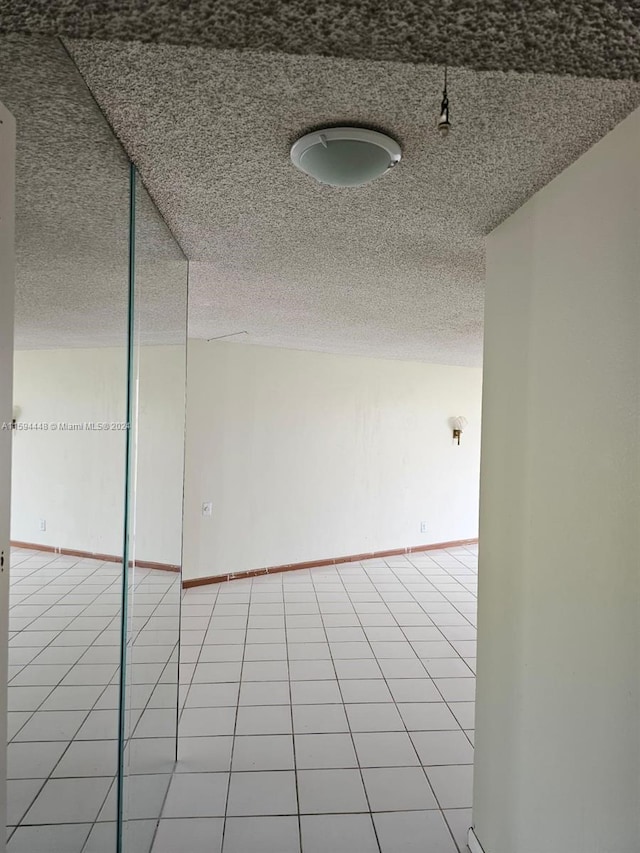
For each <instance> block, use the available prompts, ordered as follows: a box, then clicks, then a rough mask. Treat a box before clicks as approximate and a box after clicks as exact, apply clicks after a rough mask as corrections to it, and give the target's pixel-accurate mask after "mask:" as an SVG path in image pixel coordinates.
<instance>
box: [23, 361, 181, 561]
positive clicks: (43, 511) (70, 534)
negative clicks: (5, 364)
mask: <svg viewBox="0 0 640 853" xmlns="http://www.w3.org/2000/svg"><path fill="white" fill-rule="evenodd" d="M139 363H140V371H139V380H138V402H139V419H138V433H137V435H138V439H139V454H138V457H137V459H138V471H137V480H136V521H135V556H136V558H137V559H140V560H152V561H157V562H164V563H172V564H179V563H180V551H181V544H180V543H181V534H180V529H181V518H182V471H183V448H184V440H183V434H184V350H183V348H180V347H143V348H141V350H140V362H139ZM125 397H126V353H125V350H124V348H120V349H118V348H104V349H84V350H83V349H74V350H49V351H42V350H38V351H23V352H17V353H16V355H15V382H14V401H15V404H16V405H18V406H19V407H20V409H21V413H20V425H22V426H25V425H27V424H38V423H43V424H49V425H50V424H58V423H74V424H75V423H85V422H94V423H97V422H103V423H122V422H124V421H125V412H126V408H125ZM124 435H125V434H124V432H123V431H122V430H115V431H113V430H109V431H95V430H83V431H64V430H60V429H57V430H55V431H54V430H52V429H51V427H49V429H48V430H46V431H45V430H27V429H23V430H19V431H18V432H17V433H16V435H15V439H14V450H13V465H14V480H13V507H12V524H11V538H12V539H14V540H18V541H23V542H33V543H37V544H44V545H52V546H55V547H62V548H72V549H77V550H81V551H90V552H94V553H103V554H115V555H119V554H121V553H122V536H123V523H122V517H123V515H122V514H123V505H124V470H125V461H124V459H125V457H124V452H125V448H124V444H125V441H124ZM40 519H45V521H46V528H47V529H46V532H41V531H40V530H39V520H40Z"/></svg>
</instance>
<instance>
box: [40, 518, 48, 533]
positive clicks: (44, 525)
mask: <svg viewBox="0 0 640 853" xmlns="http://www.w3.org/2000/svg"><path fill="white" fill-rule="evenodd" d="M46 529H47V521H46V519H44V518H41V519H40V530H41V531H42V532H43V533H44V532H45V530H46Z"/></svg>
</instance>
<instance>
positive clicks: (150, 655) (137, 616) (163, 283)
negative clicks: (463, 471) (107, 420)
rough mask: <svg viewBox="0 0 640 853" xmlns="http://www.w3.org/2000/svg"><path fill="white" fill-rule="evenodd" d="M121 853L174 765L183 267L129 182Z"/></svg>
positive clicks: (140, 838)
mask: <svg viewBox="0 0 640 853" xmlns="http://www.w3.org/2000/svg"><path fill="white" fill-rule="evenodd" d="M133 187H134V190H135V192H134V200H135V204H134V210H135V216H134V236H135V241H134V245H135V251H134V259H135V261H134V298H133V303H132V330H133V334H132V339H131V351H132V359H131V382H132V388H133V389H135V390H134V393H133V394H132V398H131V402H132V410H131V431H130V440H131V448H130V468H129V482H130V491H129V506H128V523H129V536H128V543H129V554H128V560H129V565H130V568H129V575H128V584H127V602H126V624H125V632H126V666H125V743H124V762H123V778H122V780H121V783H122V792H123V797H122V803H123V809H122V813H123V847H122V849H123V851H126V853H148V850H149V847H148V845H147V844H146V840H145V839H146V837H147V836H146V835H145V832H144V828H141V826H143V824H144V822H145V821H148V820H149V819H158V818H159V817H160V813H161V810H162V805H163V803H164V799H165V796H166V793H167V789H168V786H169V782H170V780H171V773H172V771H173V767H174V763H175V758H176V735H177V707H178V653H179V636H180V596H181V574H180V566H181V562H182V495H183V475H184V430H185V373H186V334H187V330H186V323H187V261H186V260H185V257H184V255H183V254H182V251H181V249H180V247H179V246H178V244H177V243H176V241H175V240H174V238H173V236H172V235H171V232H170V231H169V229H168V228H167V226H166V225H165V223H164V221H163V220H162V218H161V217H160V215H159V214H158V211H157V209H156V207H155V205H154V204H153V202H152V200H151V198H150V197H149V194H148V193H147V191H146V189H145V187H144V185H143V183H142V181H141V179H140V176H139V175H137V174H136V175H135V178H134V183H133Z"/></svg>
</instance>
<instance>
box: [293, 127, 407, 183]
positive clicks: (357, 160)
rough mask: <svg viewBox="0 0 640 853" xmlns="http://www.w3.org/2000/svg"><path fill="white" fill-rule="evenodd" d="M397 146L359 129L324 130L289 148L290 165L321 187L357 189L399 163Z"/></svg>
mask: <svg viewBox="0 0 640 853" xmlns="http://www.w3.org/2000/svg"><path fill="white" fill-rule="evenodd" d="M401 157H402V151H401V149H400V146H399V145H398V143H397V142H396V141H395V139H391V137H390V136H387V135H386V134H384V133H378V131H376V130H366V129H365V128H360V127H327V128H325V129H324V130H316V131H314V132H313V133H307V134H306V135H305V136H302V137H301V138H300V139H298V141H297V142H294V143H293V145H292V146H291V162H292V163H293V165H294V166H295V167H296V168H297V169H300V171H301V172H305V173H306V174H307V175H310V176H311V177H312V178H315V179H316V181H319V182H320V183H321V184H329V186H332V187H361V186H362V185H363V184H368V183H369V182H370V181H373V180H375V179H376V178H379V177H380V175H384V173H385V172H388V171H389V169H392V168H393V167H394V166H395V165H397V164H398V163H399V162H400V159H401Z"/></svg>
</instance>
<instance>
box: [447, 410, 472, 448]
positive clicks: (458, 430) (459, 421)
mask: <svg viewBox="0 0 640 853" xmlns="http://www.w3.org/2000/svg"><path fill="white" fill-rule="evenodd" d="M450 423H451V428H452V430H453V438H454V441H455V439H456V438H457V439H458V444H460V436H461V435H462V432H463V430H465V429H466V427H467V424H468V421H467V419H466V418H463V417H462V415H458V417H457V418H451V421H450Z"/></svg>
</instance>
